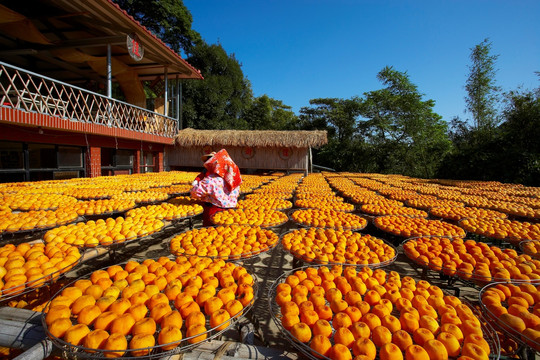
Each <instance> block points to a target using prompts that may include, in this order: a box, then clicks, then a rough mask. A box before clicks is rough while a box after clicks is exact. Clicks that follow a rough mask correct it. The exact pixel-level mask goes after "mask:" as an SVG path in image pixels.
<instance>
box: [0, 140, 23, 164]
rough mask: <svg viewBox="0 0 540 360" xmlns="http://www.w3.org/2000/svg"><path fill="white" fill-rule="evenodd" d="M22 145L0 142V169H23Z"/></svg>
mask: <svg viewBox="0 0 540 360" xmlns="http://www.w3.org/2000/svg"><path fill="white" fill-rule="evenodd" d="M23 159H24V157H23V144H22V143H15V142H7V141H0V169H2V170H7V169H24V161H23Z"/></svg>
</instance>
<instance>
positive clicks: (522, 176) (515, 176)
mask: <svg viewBox="0 0 540 360" xmlns="http://www.w3.org/2000/svg"><path fill="white" fill-rule="evenodd" d="M503 114H504V118H505V121H504V122H503V123H502V124H501V126H500V131H501V138H502V141H501V142H502V144H503V148H502V149H498V150H499V151H497V154H498V155H499V156H500V159H499V161H498V162H497V163H498V166H499V171H498V172H497V173H498V174H499V179H500V180H501V181H508V182H515V183H520V184H525V185H529V186H540V141H539V139H540V88H538V89H536V90H534V91H511V92H509V93H508V94H507V95H506V108H505V109H504V112H503ZM501 150H502V151H501Z"/></svg>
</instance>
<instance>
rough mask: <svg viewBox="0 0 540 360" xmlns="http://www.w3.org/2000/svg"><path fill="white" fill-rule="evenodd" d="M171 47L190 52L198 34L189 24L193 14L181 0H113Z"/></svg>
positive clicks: (196, 42) (191, 21)
mask: <svg viewBox="0 0 540 360" xmlns="http://www.w3.org/2000/svg"><path fill="white" fill-rule="evenodd" d="M113 1H114V2H115V3H117V4H118V6H120V7H121V8H122V9H124V10H126V12H127V13H128V14H129V15H131V16H133V18H134V19H135V20H137V21H138V22H140V23H141V24H142V25H144V26H145V27H146V28H147V29H148V30H150V31H152V32H153V33H154V34H155V35H156V36H157V37H159V38H160V39H161V40H162V41H163V42H165V43H166V44H167V45H168V46H169V47H170V48H171V49H173V50H174V51H176V52H177V53H180V50H184V52H185V53H186V54H189V53H191V50H192V48H193V46H194V45H196V44H199V43H200V42H201V35H200V34H199V33H198V32H197V31H195V30H193V29H192V28H191V24H192V23H193V18H192V16H191V13H190V12H189V10H188V9H187V8H186V7H185V6H184V3H183V1H182V0H113Z"/></svg>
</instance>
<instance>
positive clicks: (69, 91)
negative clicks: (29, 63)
mask: <svg viewBox="0 0 540 360" xmlns="http://www.w3.org/2000/svg"><path fill="white" fill-rule="evenodd" d="M0 108H8V109H13V110H18V111H22V112H25V113H29V114H31V113H34V114H36V113H37V114H41V115H45V116H50V117H53V118H54V119H55V120H59V121H54V122H51V124H54V125H51V127H53V128H56V129H58V130H69V131H78V132H84V133H96V134H106V135H113V134H114V136H119V137H127V138H141V139H142V138H145V139H148V140H154V141H158V142H163V143H165V142H168V140H169V139H170V140H171V142H172V139H173V138H174V137H175V136H176V135H177V132H178V122H177V120H176V119H174V118H171V117H168V116H164V115H162V114H159V113H156V112H153V111H149V110H146V109H144V108H141V107H138V106H134V105H131V104H128V103H125V102H122V101H118V100H115V99H111V98H108V97H106V96H103V95H101V94H98V93H94V92H91V91H88V90H85V89H82V88H79V87H76V86H73V85H69V84H67V83H64V82H60V81H57V80H54V79H51V78H48V77H45V76H41V75H38V74H35V73H32V72H29V71H26V70H24V69H20V68H17V67H14V66H12V65H8V64H6V63H3V62H0ZM0 120H3V121H12V120H11V119H9V118H5V117H3V118H2V119H0ZM34 125H41V124H37V123H34ZM111 130H112V131H111ZM136 133H140V134H138V135H137V134H136ZM149 135H150V136H149ZM150 138H151V139H150Z"/></svg>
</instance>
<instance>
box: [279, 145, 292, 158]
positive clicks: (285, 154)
mask: <svg viewBox="0 0 540 360" xmlns="http://www.w3.org/2000/svg"><path fill="white" fill-rule="evenodd" d="M291 156H292V149H291V148H289V147H284V148H281V149H279V157H280V158H281V159H283V160H289V158H290V157H291Z"/></svg>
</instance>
